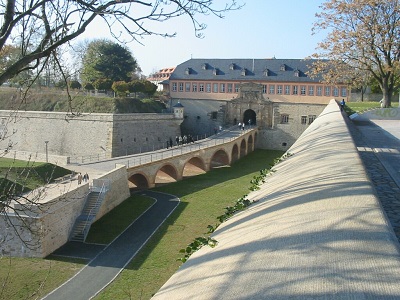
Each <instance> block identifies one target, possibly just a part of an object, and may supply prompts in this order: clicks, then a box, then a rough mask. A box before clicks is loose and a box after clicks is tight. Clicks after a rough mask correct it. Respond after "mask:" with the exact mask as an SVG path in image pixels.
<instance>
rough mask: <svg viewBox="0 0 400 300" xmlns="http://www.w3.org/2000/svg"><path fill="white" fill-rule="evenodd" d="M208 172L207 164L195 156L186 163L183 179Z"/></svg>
mask: <svg viewBox="0 0 400 300" xmlns="http://www.w3.org/2000/svg"><path fill="white" fill-rule="evenodd" d="M206 172H207V168H206V164H205V162H204V160H203V159H202V158H200V157H199V156H195V157H192V158H190V159H189V160H187V161H186V162H185V165H184V166H183V170H182V177H183V178H185V177H191V176H196V175H200V174H204V173H206Z"/></svg>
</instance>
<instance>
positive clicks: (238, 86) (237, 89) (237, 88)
mask: <svg viewBox="0 0 400 300" xmlns="http://www.w3.org/2000/svg"><path fill="white" fill-rule="evenodd" d="M239 90H240V84H238V83H235V93H239Z"/></svg>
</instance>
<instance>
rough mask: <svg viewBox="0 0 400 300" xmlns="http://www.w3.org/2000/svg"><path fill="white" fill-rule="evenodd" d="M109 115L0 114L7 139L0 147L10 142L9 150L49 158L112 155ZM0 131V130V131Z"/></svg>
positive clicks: (0, 122) (2, 112)
mask: <svg viewBox="0 0 400 300" xmlns="http://www.w3.org/2000/svg"><path fill="white" fill-rule="evenodd" d="M112 121H113V119H112V115H111V114H87V115H81V116H76V117H70V116H69V115H67V113H58V112H29V111H28V112H17V113H14V112H11V111H0V124H2V130H3V132H6V137H7V138H5V139H3V140H2V141H0V148H1V149H5V148H6V147H7V145H8V144H9V143H11V144H12V150H16V151H26V152H31V153H42V154H44V153H45V152H46V144H45V141H48V144H47V151H48V154H49V155H59V156H80V155H90V154H97V153H100V154H104V152H106V153H107V155H108V156H110V155H111V143H110V141H111V136H112V126H113V124H112ZM0 131H1V129H0Z"/></svg>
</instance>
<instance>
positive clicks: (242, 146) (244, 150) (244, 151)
mask: <svg viewBox="0 0 400 300" xmlns="http://www.w3.org/2000/svg"><path fill="white" fill-rule="evenodd" d="M239 153H240V158H242V157H245V156H246V154H247V144H246V139H242V141H241V142H240V151H239Z"/></svg>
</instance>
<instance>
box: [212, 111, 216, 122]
mask: <svg viewBox="0 0 400 300" xmlns="http://www.w3.org/2000/svg"><path fill="white" fill-rule="evenodd" d="M217 117H218V112H217V111H213V112H211V119H212V120H216V119H217Z"/></svg>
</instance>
